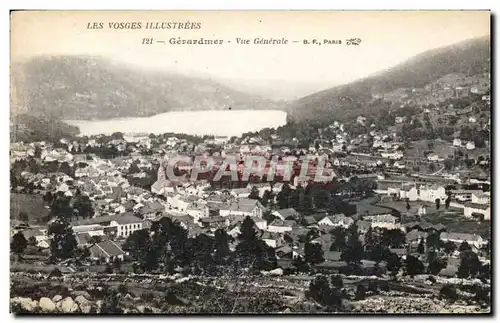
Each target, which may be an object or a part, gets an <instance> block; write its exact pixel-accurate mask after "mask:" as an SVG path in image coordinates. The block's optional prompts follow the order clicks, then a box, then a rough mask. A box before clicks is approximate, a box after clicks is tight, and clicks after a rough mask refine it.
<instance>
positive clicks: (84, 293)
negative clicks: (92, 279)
mask: <svg viewBox="0 0 500 323" xmlns="http://www.w3.org/2000/svg"><path fill="white" fill-rule="evenodd" d="M72 295H73V297H78V296H83V297H85V298H86V299H90V298H92V297H91V296H90V294H89V293H88V292H87V291H85V290H77V291H75V292H73V293H72Z"/></svg>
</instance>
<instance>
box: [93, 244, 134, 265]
mask: <svg viewBox="0 0 500 323" xmlns="http://www.w3.org/2000/svg"><path fill="white" fill-rule="evenodd" d="M89 250H90V257H91V258H93V259H104V261H106V262H108V263H109V262H112V261H114V260H115V259H120V260H121V261H123V258H124V256H125V254H126V253H125V251H123V249H122V248H121V247H120V246H119V245H118V244H116V242H114V241H112V240H106V241H101V242H99V243H95V244H94V245H92V246H91V247H90V248H89Z"/></svg>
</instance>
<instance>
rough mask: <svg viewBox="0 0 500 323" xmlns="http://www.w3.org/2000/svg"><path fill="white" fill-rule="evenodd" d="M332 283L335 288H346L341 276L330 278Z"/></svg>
mask: <svg viewBox="0 0 500 323" xmlns="http://www.w3.org/2000/svg"><path fill="white" fill-rule="evenodd" d="M330 282H331V284H332V286H333V287H335V288H343V287H344V281H343V280H342V277H341V276H340V275H332V277H330Z"/></svg>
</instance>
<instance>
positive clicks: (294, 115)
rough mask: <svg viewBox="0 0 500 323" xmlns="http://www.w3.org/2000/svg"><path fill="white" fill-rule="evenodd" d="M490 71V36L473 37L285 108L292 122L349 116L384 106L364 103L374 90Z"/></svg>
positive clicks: (300, 100) (352, 116)
mask: <svg viewBox="0 0 500 323" xmlns="http://www.w3.org/2000/svg"><path fill="white" fill-rule="evenodd" d="M489 71H490V38H489V36H485V37H480V38H475V39H472V40H467V41H464V42H461V43H458V44H454V45H451V46H447V47H443V48H438V49H434V50H430V51H427V52H424V53H422V54H419V55H417V56H415V57H413V58H411V59H409V60H408V61H406V62H404V63H402V64H399V65H397V66H395V67H392V68H389V69H387V70H385V71H382V72H379V73H377V74H375V75H372V76H370V77H367V78H365V79H361V80H359V81H356V82H353V83H350V84H346V85H342V86H337V87H334V88H331V89H328V90H325V91H321V92H317V93H314V94H311V95H309V96H306V97H304V98H301V99H299V100H296V101H294V102H292V103H291V104H290V106H289V108H288V112H289V114H288V118H289V120H293V121H294V122H302V121H313V122H315V121H320V120H322V121H325V122H326V121H328V120H331V119H335V120H352V118H356V117H357V116H359V115H370V114H376V113H378V112H379V111H378V110H379V109H385V108H387V107H386V106H385V105H381V106H380V107H376V106H375V107H374V106H370V105H368V104H367V103H368V102H369V101H370V100H371V99H372V98H373V96H374V95H375V94H383V93H386V92H390V91H393V90H396V89H399V88H412V87H414V88H418V87H423V86H424V85H426V84H428V83H431V82H433V81H435V80H437V79H439V78H440V77H443V76H445V75H448V74H453V73H461V74H465V75H475V74H480V73H486V72H489Z"/></svg>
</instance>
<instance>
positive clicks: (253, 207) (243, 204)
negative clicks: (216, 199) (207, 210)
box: [219, 200, 265, 219]
mask: <svg viewBox="0 0 500 323" xmlns="http://www.w3.org/2000/svg"><path fill="white" fill-rule="evenodd" d="M249 201H251V202H250V203H247V201H246V200H239V201H236V202H231V203H229V204H225V205H221V206H220V209H219V214H220V215H221V216H229V215H241V216H245V217H246V216H249V217H253V218H259V219H260V218H262V215H263V213H264V210H265V207H264V206H263V205H262V204H261V203H260V202H259V201H257V200H249Z"/></svg>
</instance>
